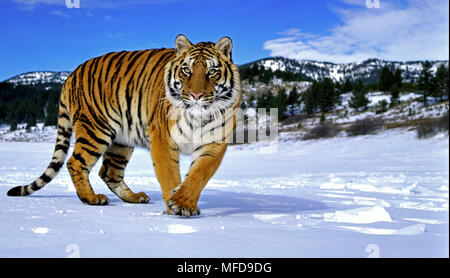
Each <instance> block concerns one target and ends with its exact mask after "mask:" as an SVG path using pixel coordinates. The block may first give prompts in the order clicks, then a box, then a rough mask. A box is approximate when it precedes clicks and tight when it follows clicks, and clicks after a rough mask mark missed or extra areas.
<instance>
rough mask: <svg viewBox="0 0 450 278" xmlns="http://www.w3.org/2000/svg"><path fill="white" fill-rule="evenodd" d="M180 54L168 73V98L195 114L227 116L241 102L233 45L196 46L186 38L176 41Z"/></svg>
mask: <svg viewBox="0 0 450 278" xmlns="http://www.w3.org/2000/svg"><path fill="white" fill-rule="evenodd" d="M175 46H176V50H177V55H176V57H175V59H174V60H172V61H171V62H170V63H168V65H167V67H166V71H165V76H164V77H165V78H164V81H165V86H166V97H167V99H168V100H169V101H170V103H171V104H172V105H173V106H174V107H176V108H181V109H184V110H187V111H188V112H190V113H191V114H192V115H197V116H199V115H212V114H218V113H223V112H224V111H225V110H226V109H228V108H230V107H231V106H232V105H233V104H234V103H235V102H236V101H238V98H239V94H240V80H239V71H238V69H237V67H236V65H234V64H233V62H232V61H231V48H232V42H231V39H230V38H228V37H224V38H222V39H220V40H219V42H218V43H216V44H214V43H211V42H202V43H198V44H195V45H193V44H192V43H191V42H190V41H189V40H188V39H187V38H186V37H185V36H184V35H178V36H177V38H176V40H175Z"/></svg>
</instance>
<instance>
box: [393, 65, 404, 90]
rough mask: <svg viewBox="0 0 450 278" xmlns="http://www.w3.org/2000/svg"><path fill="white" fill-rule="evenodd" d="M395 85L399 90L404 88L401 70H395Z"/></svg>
mask: <svg viewBox="0 0 450 278" xmlns="http://www.w3.org/2000/svg"><path fill="white" fill-rule="evenodd" d="M393 83H394V84H396V85H397V86H398V88H399V89H400V88H401V87H402V86H403V78H402V71H401V70H400V69H396V70H395V73H394V82H393ZM391 87H392V86H391Z"/></svg>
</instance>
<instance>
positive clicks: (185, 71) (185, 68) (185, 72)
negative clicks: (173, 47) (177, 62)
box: [183, 67, 191, 75]
mask: <svg viewBox="0 0 450 278" xmlns="http://www.w3.org/2000/svg"><path fill="white" fill-rule="evenodd" d="M183 72H184V74H186V75H189V74H191V69H190V68H188V67H184V68H183Z"/></svg>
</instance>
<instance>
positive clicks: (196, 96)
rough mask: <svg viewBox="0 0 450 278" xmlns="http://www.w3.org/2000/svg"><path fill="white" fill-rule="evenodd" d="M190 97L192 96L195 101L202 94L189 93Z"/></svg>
mask: <svg viewBox="0 0 450 278" xmlns="http://www.w3.org/2000/svg"><path fill="white" fill-rule="evenodd" d="M191 96H193V97H194V99H195V100H198V99H200V98H201V97H202V96H203V93H192V92H191Z"/></svg>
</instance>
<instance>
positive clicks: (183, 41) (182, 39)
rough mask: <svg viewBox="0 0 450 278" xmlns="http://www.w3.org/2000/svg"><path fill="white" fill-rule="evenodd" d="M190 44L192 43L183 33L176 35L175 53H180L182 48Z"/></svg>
mask: <svg viewBox="0 0 450 278" xmlns="http://www.w3.org/2000/svg"><path fill="white" fill-rule="evenodd" d="M191 46H192V43H191V42H190V41H189V40H188V38H186V36H185V35H183V34H180V35H178V36H177V38H176V39H175V48H176V49H177V53H181V52H182V51H183V50H184V49H187V48H189V47H191Z"/></svg>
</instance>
